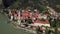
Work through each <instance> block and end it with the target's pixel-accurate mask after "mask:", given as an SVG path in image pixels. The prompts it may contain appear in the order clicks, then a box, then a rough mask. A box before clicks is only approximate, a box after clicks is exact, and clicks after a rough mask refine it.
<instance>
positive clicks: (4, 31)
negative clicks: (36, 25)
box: [0, 14, 31, 34]
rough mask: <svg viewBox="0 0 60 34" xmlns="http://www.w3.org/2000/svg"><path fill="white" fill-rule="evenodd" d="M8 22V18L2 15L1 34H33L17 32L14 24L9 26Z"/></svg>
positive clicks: (0, 21)
mask: <svg viewBox="0 0 60 34" xmlns="http://www.w3.org/2000/svg"><path fill="white" fill-rule="evenodd" d="M7 21H8V18H7V16H6V15H3V14H0V34H31V33H28V32H25V31H24V30H21V29H18V30H16V29H15V28H14V27H13V26H12V24H11V23H9V24H8V23H7Z"/></svg>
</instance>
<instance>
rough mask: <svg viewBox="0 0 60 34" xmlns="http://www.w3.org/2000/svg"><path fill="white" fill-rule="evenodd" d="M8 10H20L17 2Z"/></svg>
mask: <svg viewBox="0 0 60 34" xmlns="http://www.w3.org/2000/svg"><path fill="white" fill-rule="evenodd" d="M10 8H12V9H17V8H20V6H19V2H16V3H14V4H13V5H12V6H10Z"/></svg>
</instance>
